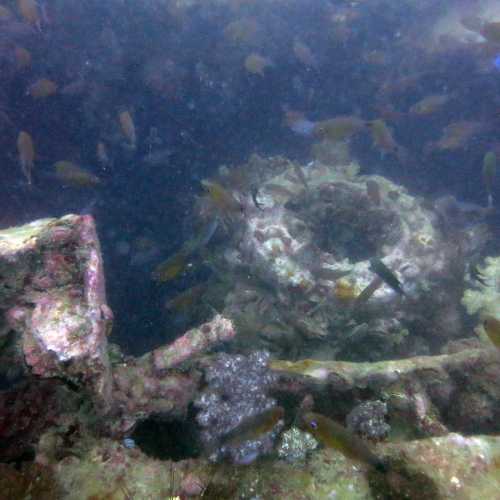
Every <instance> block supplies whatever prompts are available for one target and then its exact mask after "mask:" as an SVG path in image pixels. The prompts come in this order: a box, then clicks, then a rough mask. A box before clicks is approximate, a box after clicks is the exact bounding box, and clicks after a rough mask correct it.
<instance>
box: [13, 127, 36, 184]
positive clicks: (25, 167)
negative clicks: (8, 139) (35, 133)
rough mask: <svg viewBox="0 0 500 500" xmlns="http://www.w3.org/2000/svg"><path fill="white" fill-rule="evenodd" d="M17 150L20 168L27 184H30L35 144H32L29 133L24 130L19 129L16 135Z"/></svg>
mask: <svg viewBox="0 0 500 500" xmlns="http://www.w3.org/2000/svg"><path fill="white" fill-rule="evenodd" d="M17 152H18V155H19V163H20V165H21V170H22V172H23V174H24V176H25V177H26V180H27V181H28V185H30V186H31V183H32V177H31V172H32V170H33V166H34V162H35V146H34V145H33V139H32V138H31V135H29V134H28V132H25V131H24V130H21V132H19V135H18V136H17Z"/></svg>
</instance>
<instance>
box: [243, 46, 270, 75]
mask: <svg viewBox="0 0 500 500" xmlns="http://www.w3.org/2000/svg"><path fill="white" fill-rule="evenodd" d="M244 64H245V69H246V70H247V71H248V72H249V73H252V74H253V75H260V76H264V71H265V69H266V68H268V67H269V66H272V65H273V63H272V61H271V60H270V59H268V58H267V57H264V56H261V55H259V54H256V53H255V52H252V53H251V54H250V55H249V56H247V57H246V59H245V63H244Z"/></svg>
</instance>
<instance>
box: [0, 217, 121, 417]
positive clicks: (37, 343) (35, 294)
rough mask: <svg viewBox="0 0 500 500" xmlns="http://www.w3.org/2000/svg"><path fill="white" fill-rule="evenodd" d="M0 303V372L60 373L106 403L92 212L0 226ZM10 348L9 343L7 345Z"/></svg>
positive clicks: (105, 315)
mask: <svg viewBox="0 0 500 500" xmlns="http://www.w3.org/2000/svg"><path fill="white" fill-rule="evenodd" d="M0 277H1V283H2V285H1V286H0V307H1V308H2V309H3V310H5V318H6V325H7V326H6V328H5V329H4V335H8V336H9V342H8V343H6V344H4V346H3V347H4V350H5V349H7V353H8V354H16V355H15V356H11V357H10V356H5V353H4V352H3V351H2V352H0V356H2V355H3V360H4V361H5V362H4V363H2V372H3V375H4V376H5V377H6V381H7V382H9V380H10V381H12V378H11V376H10V374H9V373H10V372H11V370H12V367H13V366H14V367H22V370H23V373H24V375H25V376H31V375H37V376H39V377H44V378H48V377H56V376H57V377H62V378H63V379H66V380H69V381H72V382H73V383H76V384H77V385H79V386H82V387H84V388H85V389H86V390H87V391H88V392H89V394H91V398H92V400H93V403H94V405H95V406H96V408H97V409H98V410H99V411H101V412H106V411H108V410H109V407H110V398H111V373H110V367H109V360H108V353H107V334H108V333H109V331H110V328H111V321H112V314H111V311H110V309H109V307H108V305H107V303H106V295H105V285H104V273H103V269H102V259H101V252H100V245H99V240H98V238H97V234H96V231H95V225H94V221H93V219H92V217H91V216H77V215H68V216H66V217H62V218H61V219H42V220H39V221H35V222H33V223H30V224H26V225H25V226H21V227H18V228H10V229H6V230H3V231H0ZM9 348H10V349H9Z"/></svg>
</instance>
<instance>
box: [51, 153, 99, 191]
mask: <svg viewBox="0 0 500 500" xmlns="http://www.w3.org/2000/svg"><path fill="white" fill-rule="evenodd" d="M54 169H55V171H56V177H57V178H58V179H59V180H60V181H61V182H62V183H63V184H66V185H68V186H73V187H82V188H86V187H90V188H91V187H95V186H98V185H99V184H101V179H99V177H97V176H96V175H94V174H93V173H92V172H89V171H88V170H85V169H84V168H82V167H80V166H79V165H76V164H75V163H73V162H71V161H66V160H62V161H58V162H56V163H54Z"/></svg>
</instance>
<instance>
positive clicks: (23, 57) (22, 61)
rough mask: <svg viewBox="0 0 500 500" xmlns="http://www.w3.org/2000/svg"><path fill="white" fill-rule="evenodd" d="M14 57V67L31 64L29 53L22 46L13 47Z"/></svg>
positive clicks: (23, 67) (19, 67)
mask: <svg viewBox="0 0 500 500" xmlns="http://www.w3.org/2000/svg"><path fill="white" fill-rule="evenodd" d="M14 57H15V58H16V67H17V69H18V70H22V69H26V68H29V67H30V66H31V53H30V52H29V51H28V50H26V49H25V48H24V47H19V46H18V47H16V48H15V49H14Z"/></svg>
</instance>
